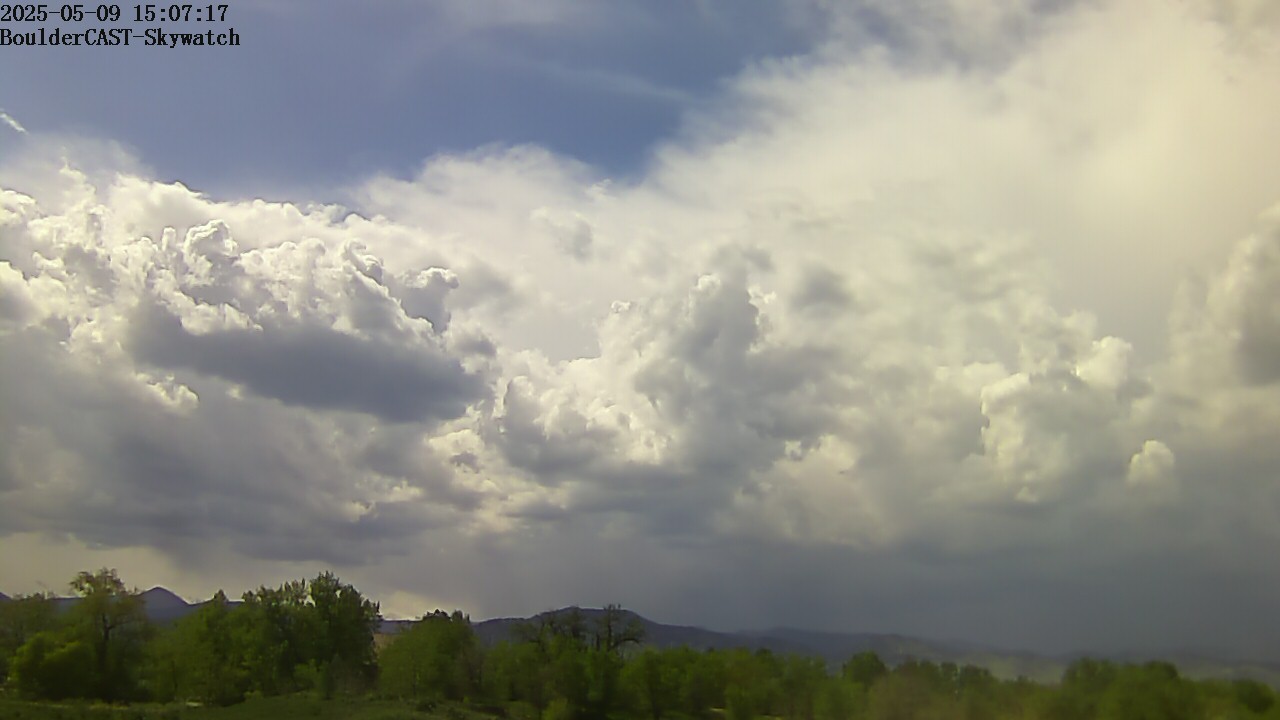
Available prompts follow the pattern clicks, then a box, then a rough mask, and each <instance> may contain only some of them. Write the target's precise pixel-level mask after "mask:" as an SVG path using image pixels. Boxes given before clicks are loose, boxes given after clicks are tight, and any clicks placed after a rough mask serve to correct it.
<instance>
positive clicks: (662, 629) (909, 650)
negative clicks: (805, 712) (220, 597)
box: [0, 586, 1280, 687]
mask: <svg viewBox="0 0 1280 720" xmlns="http://www.w3.org/2000/svg"><path fill="white" fill-rule="evenodd" d="M139 595H140V596H141V598H142V601H143V605H144V607H145V608H146V613H147V616H148V618H150V619H151V620H152V621H153V622H156V623H159V624H169V623H172V622H176V621H177V620H180V619H182V618H183V617H186V616H187V615H189V614H191V613H193V612H195V611H196V610H198V609H199V608H200V607H202V606H203V605H205V604H207V603H208V602H209V601H208V600H205V601H198V602H188V601H186V600H184V599H183V598H182V597H180V596H178V595H177V594H175V593H174V592H172V591H171V590H169V589H167V588H164V587H160V586H156V587H153V588H151V589H149V590H146V591H144V592H141V593H139ZM10 599H11V598H9V596H7V595H4V594H3V593H0V602H3V601H7V600H10ZM53 600H54V603H55V605H56V607H57V608H58V610H59V612H65V611H66V610H68V609H70V607H71V606H73V605H74V604H75V603H76V602H77V600H78V598H74V597H55V598H54V599H53ZM239 602H240V601H236V600H233V601H231V604H233V605H235V604H239ZM575 611H576V612H578V613H580V614H581V616H582V618H583V620H584V621H586V622H587V623H591V622H593V621H594V620H595V619H596V618H598V617H601V616H602V615H603V614H604V613H605V610H604V609H601V608H583V607H577V606H568V607H564V608H559V609H555V610H547V611H544V612H541V613H537V614H534V615H531V616H528V617H497V618H490V619H487V620H480V621H473V622H472V627H473V629H474V630H475V633H476V636H477V638H478V639H479V640H480V641H481V642H482V643H484V644H486V645H491V644H496V643H498V642H502V641H503V640H509V639H512V637H513V633H514V631H515V628H516V627H518V626H520V625H523V624H526V623H535V624H536V623H537V622H538V621H540V620H544V619H547V618H550V617H553V616H557V615H561V614H565V613H569V612H575ZM620 612H621V616H620V617H621V619H622V620H623V621H624V622H627V621H636V622H638V623H639V624H640V626H641V627H642V628H643V629H644V633H645V635H644V637H645V639H644V644H645V645H648V646H652V647H658V648H667V647H676V646H688V647H692V648H694V649H698V650H729V649H733V648H745V649H748V650H769V651H771V652H774V653H778V654H786V653H795V654H802V655H811V656H816V657H820V658H822V659H823V660H825V661H826V663H827V664H828V666H830V667H833V668H836V667H839V666H840V665H841V664H842V663H843V662H844V661H846V660H848V659H849V658H850V657H852V656H853V655H855V654H857V653H860V652H866V651H871V652H875V653H876V654H877V655H879V656H880V657H881V659H883V660H884V661H885V662H886V663H887V664H889V665H897V664H899V663H901V662H905V661H907V660H925V661H931V662H939V663H942V662H951V663H955V664H958V665H961V664H969V665H977V666H980V667H985V668H987V669H988V670H990V671H991V672H992V673H993V674H994V675H996V676H997V677H1001V678H1005V679H1012V678H1016V677H1020V676H1021V677H1026V678H1028V679H1031V680H1035V681H1038V682H1049V683H1053V682H1057V681H1058V680H1059V679H1060V678H1061V676H1062V672H1063V670H1065V669H1066V667H1067V665H1068V664H1070V663H1071V662H1072V661H1073V660H1076V659H1078V658H1080V657H1084V656H1086V655H1087V656H1090V657H1097V658H1105V659H1109V660H1115V661H1120V662H1144V661H1148V660H1157V659H1159V660H1166V661H1169V662H1173V663H1174V664H1175V665H1177V666H1178V667H1179V669H1180V670H1181V671H1182V672H1183V673H1184V674H1186V675H1188V676H1189V677H1196V678H1200V679H1204V678H1236V677H1249V678H1253V679H1256V680H1262V681H1264V682H1267V683H1270V684H1271V685H1273V686H1275V687H1280V662H1276V661H1270V660H1258V659H1245V658H1229V657H1227V656H1226V655H1225V654H1221V653H1214V652H1212V651H1203V650H1191V649H1184V650H1181V651H1178V652H1173V653H1166V654H1164V655H1160V654H1156V653H1142V652H1125V653H1085V652H1075V653H1066V654H1057V655H1054V654H1048V653H1038V652H1034V651H1029V650H1010V649H1007V648H1001V647H997V646H993V645H988V644H984V643H975V642H969V641H961V640H933V639H928V638H920V637H915V636H911V635H904V634H900V633H868V632H837V631H828V630H806V629H802V628H793V627H773V628H768V629H765V630H743V631H736V632H726V631H719V630H709V629H707V628H703V627H698V626H694V625H668V624H665V623H660V622H656V621H654V620H650V619H648V618H646V617H644V616H642V615H640V614H639V613H636V612H634V611H632V610H625V609H623V610H621V611H620ZM424 614H425V613H424ZM415 622H417V620H408V619H385V618H384V619H382V620H381V622H380V625H379V627H378V632H379V634H382V635H394V634H396V633H398V632H401V631H403V630H405V629H406V628H408V627H410V626H412V625H413V623H415Z"/></svg>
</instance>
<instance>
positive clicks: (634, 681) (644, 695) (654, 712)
mask: <svg viewBox="0 0 1280 720" xmlns="http://www.w3.org/2000/svg"><path fill="white" fill-rule="evenodd" d="M677 657H678V656H677V655H676V654H675V652H674V651H663V650H658V649H656V648H651V647H650V648H645V649H644V650H642V651H640V652H639V653H638V654H636V655H635V657H632V658H631V659H630V661H628V662H627V664H626V667H624V668H623V670H622V682H623V684H624V685H625V686H626V687H627V689H628V691H629V692H630V694H631V695H632V697H633V698H634V699H635V701H636V704H637V706H638V708H639V709H640V710H641V711H642V712H643V714H644V715H646V716H647V717H650V718H652V719H653V720H662V718H663V717H665V716H666V715H667V714H668V713H670V712H672V711H673V710H676V709H677V707H678V706H679V704H680V689H681V681H682V679H683V678H684V677H685V676H686V672H682V671H684V670H685V667H682V663H679V660H678V659H677Z"/></svg>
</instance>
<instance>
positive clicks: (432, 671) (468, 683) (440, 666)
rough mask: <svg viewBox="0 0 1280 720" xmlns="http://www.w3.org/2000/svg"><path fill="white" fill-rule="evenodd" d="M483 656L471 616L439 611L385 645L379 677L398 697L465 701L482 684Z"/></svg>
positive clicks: (390, 692)
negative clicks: (478, 669)
mask: <svg viewBox="0 0 1280 720" xmlns="http://www.w3.org/2000/svg"><path fill="white" fill-rule="evenodd" d="M479 660H480V658H479V651H478V649H477V644H476V637H475V632H474V631H473V630H472V628H471V620H470V619H469V618H468V617H466V616H465V615H463V614H462V612H461V611H455V612H454V613H453V615H448V614H446V613H445V612H443V611H440V610H437V611H435V612H434V613H432V614H430V615H427V616H425V617H423V618H422V619H421V620H419V621H417V622H416V623H414V624H413V626H412V627H410V628H409V629H407V630H405V631H403V632H401V633H400V634H399V635H398V636H397V637H396V638H395V639H394V640H392V641H391V644H390V645H388V646H387V647H386V648H385V649H383V651H382V653H381V655H380V656H379V663H380V665H381V672H380V677H379V681H380V684H381V686H382V689H383V691H384V692H386V693H389V694H391V695H396V696H399V697H406V698H418V699H422V698H433V699H448V700H461V699H463V698H465V697H468V696H470V695H471V694H472V692H473V691H474V690H475V688H476V687H477V685H478V683H477V677H476V676H477V667H478V663H479ZM509 694H510V690H507V691H506V692H504V693H503V695H509ZM500 699H508V697H501V698H500Z"/></svg>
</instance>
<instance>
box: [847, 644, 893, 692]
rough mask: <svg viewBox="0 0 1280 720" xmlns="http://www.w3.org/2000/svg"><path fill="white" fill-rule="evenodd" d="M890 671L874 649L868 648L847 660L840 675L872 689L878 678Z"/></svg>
mask: <svg viewBox="0 0 1280 720" xmlns="http://www.w3.org/2000/svg"><path fill="white" fill-rule="evenodd" d="M888 673H889V668H888V667H886V666H885V664H884V661H883V660H881V659H880V656H879V655H877V654H876V653H875V652H874V651H871V650H866V651H864V652H860V653H858V654H857V655H854V656H853V657H851V658H849V659H848V660H847V661H845V664H844V665H843V666H842V667H841V668H840V675H841V676H842V677H844V679H845V680H848V681H849V682H853V683H857V684H859V685H861V686H862V687H863V688H864V689H866V690H870V689H871V686H872V685H874V684H875V683H876V681H877V680H879V679H880V678H882V677H884V676H885V675H887V674H888Z"/></svg>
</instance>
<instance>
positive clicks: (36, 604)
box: [0, 593, 58, 682]
mask: <svg viewBox="0 0 1280 720" xmlns="http://www.w3.org/2000/svg"><path fill="white" fill-rule="evenodd" d="M57 624H58V618H57V609H56V608H55V607H54V605H53V598H52V597H51V596H49V595H46V594H44V593H36V594H33V595H19V596H18V597H15V598H11V599H9V600H7V601H4V602H0V682H3V680H4V678H6V677H8V676H9V663H10V661H11V660H12V659H13V656H14V653H16V652H18V648H20V647H22V646H23V645H25V644H26V643H27V641H28V640H30V639H31V638H33V637H35V635H36V634H37V633H42V632H46V631H49V630H52V629H54V628H55V627H56V626H57Z"/></svg>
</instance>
